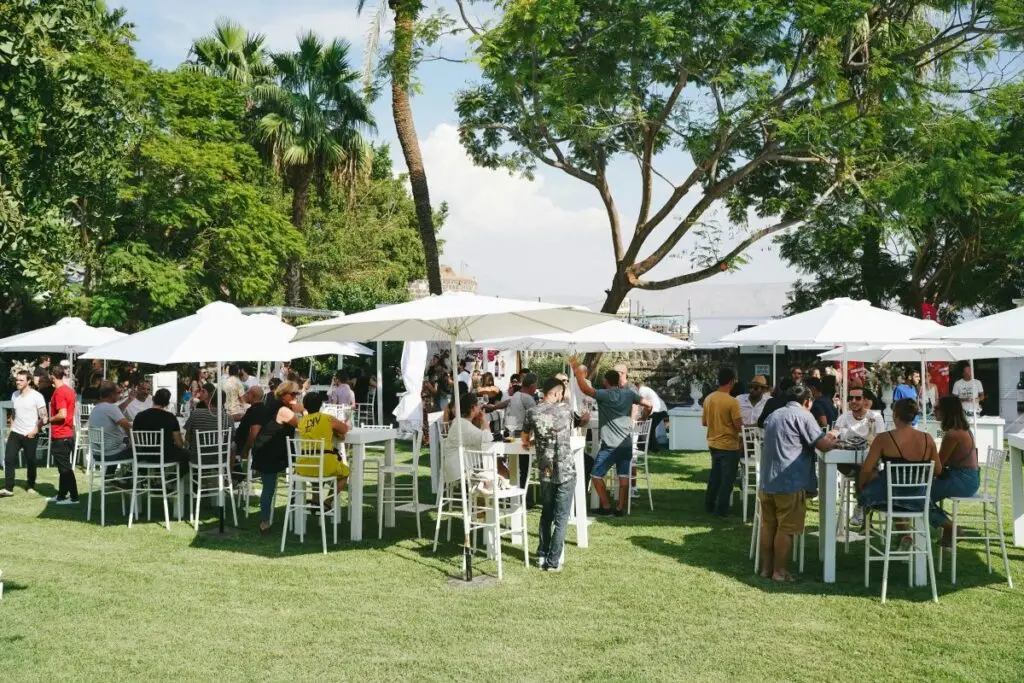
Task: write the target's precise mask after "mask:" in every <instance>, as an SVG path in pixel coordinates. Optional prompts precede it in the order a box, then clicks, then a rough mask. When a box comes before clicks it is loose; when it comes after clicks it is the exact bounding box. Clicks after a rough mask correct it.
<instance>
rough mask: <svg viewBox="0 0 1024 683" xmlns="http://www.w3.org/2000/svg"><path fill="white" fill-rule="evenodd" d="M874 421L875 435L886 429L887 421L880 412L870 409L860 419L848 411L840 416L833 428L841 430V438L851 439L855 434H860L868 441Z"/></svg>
mask: <svg viewBox="0 0 1024 683" xmlns="http://www.w3.org/2000/svg"><path fill="white" fill-rule="evenodd" d="M872 423H874V425H875V436H878V435H879V434H881V433H882V432H884V431H885V421H884V420H883V419H882V415H881V414H880V413H879V412H877V411H874V410H869V411H867V413H866V414H865V415H864V417H862V418H861V419H859V420H858V419H857V418H856V417H855V416H854V414H853V413H851V412H849V411H847V412H845V413H843V414H842V415H840V416H839V419H838V420H836V423H835V425H834V427H833V429H837V430H839V438H840V439H850V438H852V437H854V436H859V437H860V438H862V439H864V440H865V441H866V440H867V438H868V431H869V426H870V425H871V424H872Z"/></svg>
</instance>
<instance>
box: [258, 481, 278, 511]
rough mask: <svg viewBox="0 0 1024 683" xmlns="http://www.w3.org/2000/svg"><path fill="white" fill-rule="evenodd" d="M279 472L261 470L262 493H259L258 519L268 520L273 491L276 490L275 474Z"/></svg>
mask: <svg viewBox="0 0 1024 683" xmlns="http://www.w3.org/2000/svg"><path fill="white" fill-rule="evenodd" d="M278 474H279V472H261V473H260V480H261V481H262V482H263V493H261V494H260V521H263V522H269V521H270V511H271V510H273V509H274V493H275V492H276V491H277V475H278Z"/></svg>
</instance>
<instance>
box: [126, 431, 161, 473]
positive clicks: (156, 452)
mask: <svg viewBox="0 0 1024 683" xmlns="http://www.w3.org/2000/svg"><path fill="white" fill-rule="evenodd" d="M154 456H155V457H157V458H159V461H160V464H161V465H162V464H163V463H164V433H163V430H160V429H157V430H152V431H149V430H137V429H133V430H132V459H133V460H135V462H138V461H139V459H140V458H147V459H148V458H152V457H154Z"/></svg>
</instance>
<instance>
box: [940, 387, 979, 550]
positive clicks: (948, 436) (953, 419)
mask: <svg viewBox="0 0 1024 683" xmlns="http://www.w3.org/2000/svg"><path fill="white" fill-rule="evenodd" d="M935 417H936V419H938V420H939V422H940V424H941V425H942V432H943V434H942V447H941V448H940V449H939V460H940V461H941V462H942V475H941V476H939V477H937V478H936V479H935V481H934V482H932V500H931V503H932V508H931V511H930V513H929V517H930V519H931V523H932V526H941V527H942V538H940V539H939V543H940V544H942V545H950V544H952V542H953V523H952V522H951V521H950V520H949V517H947V516H946V513H945V512H943V511H942V510H941V509H940V508H939V502H940V501H942V500H945V499H946V498H961V497H967V496H973V495H974V494H975V493H977V491H978V487H979V486H980V485H981V474H980V472H979V470H978V448H977V446H976V445H975V443H974V434H972V433H971V427H970V424H969V423H968V422H967V414H966V413H965V412H964V407H963V404H962V403H961V402H960V398H959V397H957V396H943V397H942V398H940V399H939V405H938V406H937V407H936V409H935Z"/></svg>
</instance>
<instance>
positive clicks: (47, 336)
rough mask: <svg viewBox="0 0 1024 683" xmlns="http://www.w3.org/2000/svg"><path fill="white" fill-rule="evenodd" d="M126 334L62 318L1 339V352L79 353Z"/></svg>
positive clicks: (79, 319)
mask: <svg viewBox="0 0 1024 683" xmlns="http://www.w3.org/2000/svg"><path fill="white" fill-rule="evenodd" d="M126 336H128V335H126V334H125V333H124V332H118V331H117V330H115V329H113V328H110V327H93V326H91V325H89V324H87V323H86V322H85V321H84V320H82V319H81V318H61V319H60V320H58V321H57V322H56V323H54V324H53V325H50V326H49V327H43V328H40V329H38V330H32V331H31V332H22V333H21V334H16V335H14V336H11V337H6V338H4V339H0V352H4V353H6V352H9V351H38V352H39V353H67V354H79V353H82V352H84V351H87V350H89V349H91V348H92V347H94V346H100V345H101V344H106V343H108V342H112V341H115V340H117V339H121V338H123V337H126Z"/></svg>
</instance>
